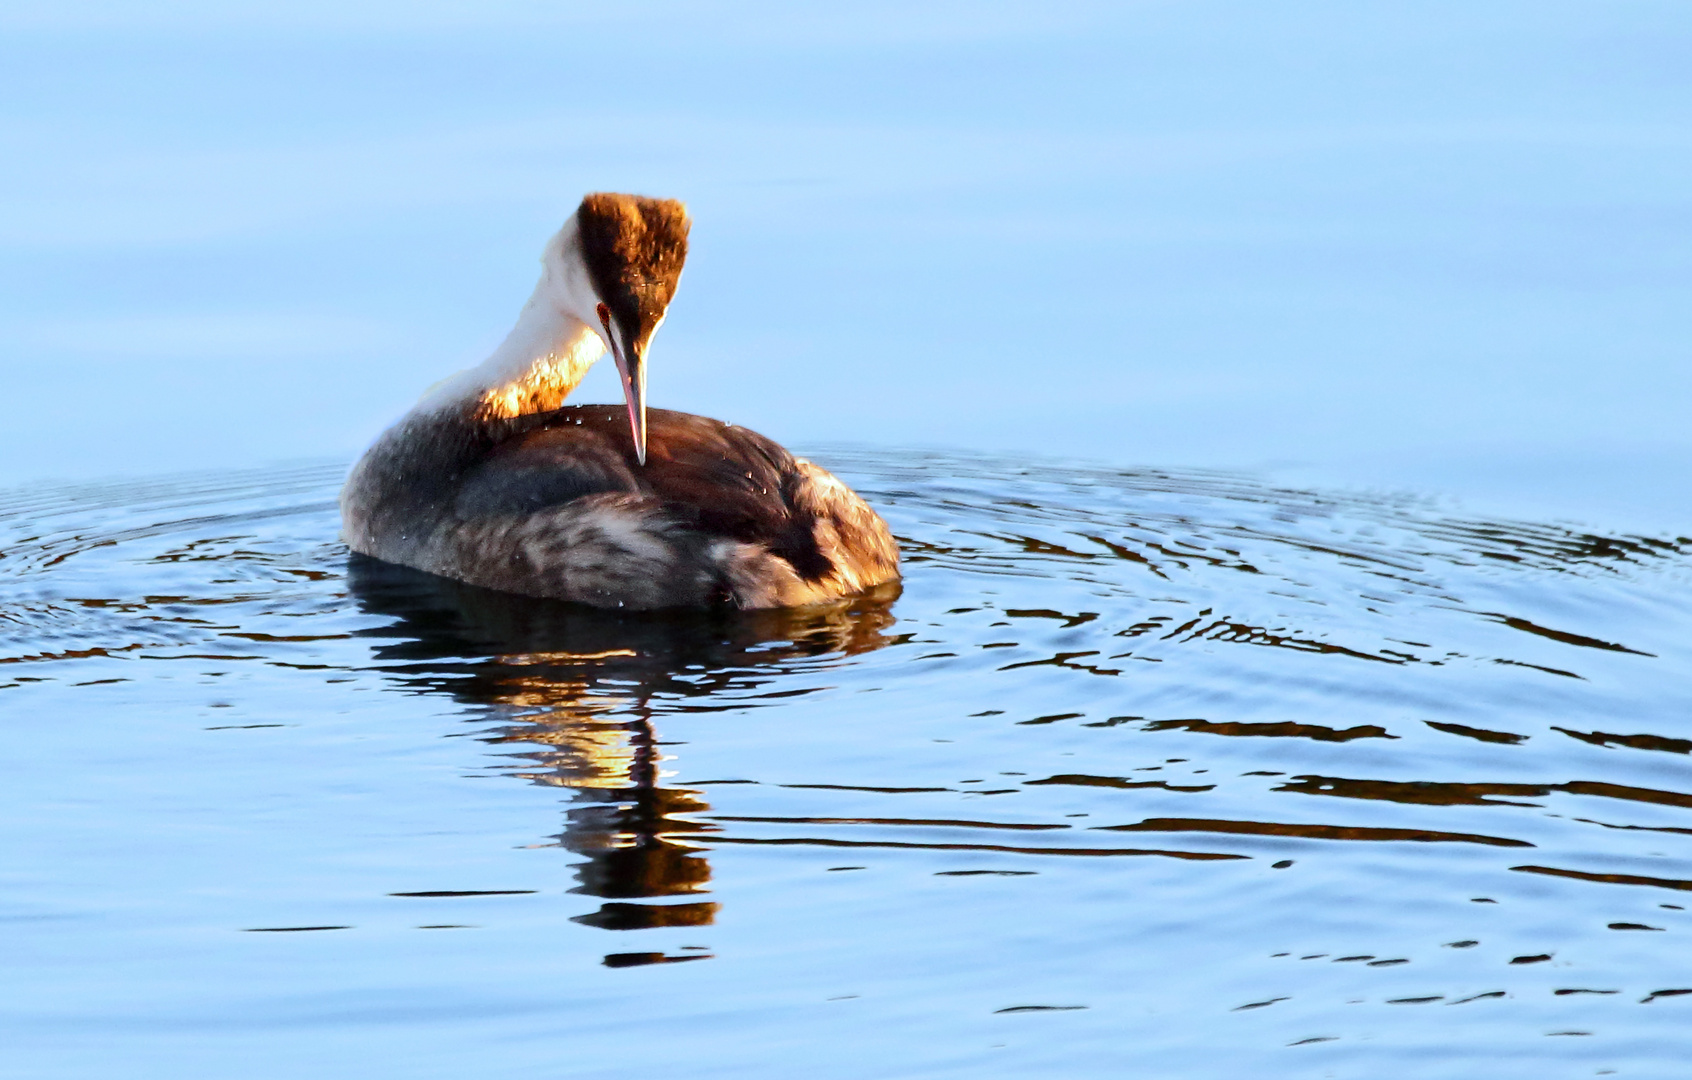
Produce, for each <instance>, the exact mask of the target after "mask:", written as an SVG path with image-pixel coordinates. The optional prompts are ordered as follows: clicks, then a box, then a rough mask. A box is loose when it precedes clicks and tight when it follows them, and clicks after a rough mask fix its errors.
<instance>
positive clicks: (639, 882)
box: [347, 554, 899, 966]
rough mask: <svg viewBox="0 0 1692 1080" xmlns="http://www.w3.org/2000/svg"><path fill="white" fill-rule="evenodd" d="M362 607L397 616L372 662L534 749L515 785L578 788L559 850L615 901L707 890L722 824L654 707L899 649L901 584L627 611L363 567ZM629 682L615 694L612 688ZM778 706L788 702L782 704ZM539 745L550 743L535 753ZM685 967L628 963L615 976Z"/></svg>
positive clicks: (703, 911) (654, 909)
mask: <svg viewBox="0 0 1692 1080" xmlns="http://www.w3.org/2000/svg"><path fill="white" fill-rule="evenodd" d="M347 585H348V588H349V589H350V591H351V593H352V595H353V596H354V597H355V598H356V599H357V601H358V605H359V607H360V609H361V610H363V611H365V612H367V613H369V614H372V615H381V616H388V617H391V618H392V619H393V620H394V621H393V622H391V623H388V624H386V625H383V626H381V627H380V628H378V629H372V630H367V631H362V632H361V635H362V636H368V637H372V638H374V639H376V640H377V641H378V642H381V644H377V645H376V647H375V648H374V650H373V657H374V659H375V661H376V663H377V666H378V667H379V668H380V670H382V671H385V672H388V673H390V674H392V675H394V676H396V677H397V678H398V679H399V680H401V681H402V682H403V683H404V684H406V685H409V686H413V687H417V688H419V689H422V690H429V691H438V692H442V693H446V694H450V695H451V696H452V697H453V699H454V700H456V701H459V702H462V703H464V704H466V705H470V706H479V707H485V709H486V711H487V712H488V713H489V714H491V716H492V717H496V718H497V719H498V721H499V725H498V726H497V727H495V728H494V729H492V730H491V731H490V732H487V733H485V734H483V735H480V736H478V738H480V739H481V741H483V742H485V743H488V744H491V745H513V746H521V747H525V749H523V750H521V751H517V752H515V753H514V754H512V755H511V756H513V757H515V758H518V759H519V760H520V761H521V762H522V765H521V767H520V769H518V770H515V771H514V772H513V775H516V776H521V777H523V778H526V779H528V780H532V781H534V782H535V783H539V784H550V785H555V786H558V787H562V788H568V789H572V790H574V792H575V795H574V797H573V799H572V804H571V805H570V807H569V809H568V810H567V811H566V824H565V828H564V832H563V833H562V834H560V835H559V836H558V837H557V840H558V843H559V845H560V846H562V847H563V848H565V849H566V850H568V851H570V852H573V853H575V854H577V855H582V856H585V857H586V861H585V862H583V863H581V864H580V865H579V866H578V867H577V868H576V874H577V876H578V878H579V879H580V882H581V884H580V885H579V886H578V888H577V889H576V891H577V892H581V893H585V894H587V895H589V896H598V897H605V898H607V899H610V900H614V901H627V900H631V899H635V898H651V897H674V896H685V895H689V894H694V893H701V892H705V891H707V885H708V883H709V882H710V880H711V867H710V863H709V861H708V859H707V857H706V851H705V849H703V848H701V847H699V846H698V845H697V844H693V843H689V842H688V837H689V836H690V835H692V834H697V833H701V832H704V831H706V830H708V829H710V828H712V826H710V825H707V824H705V823H703V822H701V821H700V820H699V818H698V815H700V814H703V813H705V812H706V811H709V810H710V809H711V807H710V804H709V803H707V802H705V801H704V799H703V798H701V796H700V792H699V791H697V790H694V789H689V788H679V787H666V786H664V785H663V784H662V783H660V768H659V765H660V761H661V759H662V752H661V750H660V744H659V736H658V731H657V729H656V727H655V725H654V720H653V714H654V712H655V711H656V710H655V708H654V701H655V699H660V700H661V701H662V704H661V705H660V706H659V707H658V708H659V709H661V710H662V711H674V710H676V709H678V708H686V709H689V710H700V711H707V712H708V711H712V710H714V709H727V708H731V707H733V706H729V705H724V706H714V705H713V704H712V703H711V702H712V700H713V699H715V698H717V697H719V696H720V695H722V694H723V693H724V692H725V691H728V690H731V689H732V690H734V691H738V692H739V693H740V694H741V695H743V696H744V695H751V696H753V697H765V698H768V697H769V696H770V695H767V694H761V693H760V691H761V689H762V688H763V687H765V686H767V685H768V684H770V683H771V682H772V681H774V680H776V679H778V678H779V677H780V675H781V674H782V672H783V670H784V669H785V668H786V667H788V666H790V665H791V664H792V663H794V662H796V661H803V660H808V659H815V658H819V657H830V656H852V655H856V654H858V653H863V652H867V651H869V650H871V649H878V648H881V647H882V646H884V645H887V644H889V643H890V641H891V640H892V639H891V638H890V637H889V636H888V635H887V633H885V631H886V629H887V628H888V627H889V626H891V625H892V624H893V621H894V620H893V615H892V612H891V607H892V603H893V600H894V599H895V598H896V597H897V596H898V593H899V590H898V588H897V587H887V588H883V589H881V590H878V591H877V592H875V593H873V594H871V595H868V596H863V597H858V598H856V599H853V600H851V601H847V602H843V603H839V604H834V605H829V606H825V607H818V608H811V609H806V610H803V611H770V612H751V613H739V612H733V613H731V612H714V613H696V612H688V611H675V612H659V613H655V614H649V615H641V616H626V615H618V614H616V613H612V612H604V611H597V610H593V609H590V608H582V607H578V606H575V605H568V604H559V603H553V602H550V601H545V600H535V599H531V598H527V597H521V596H511V595H508V594H505V593H499V592H494V591H491V590H488V589H482V588H477V587H476V586H473V585H466V584H463V583H462V582H457V581H452V580H450V579H447V578H441V577H437V576H435V575H433V574H425V573H422V572H420V571H415V570H410V569H407V568H405V567H399V566H392V565H389V564H386V563H383V562H380V561H378V560H375V559H371V558H367V557H365V556H362V555H357V554H354V555H351V556H350V557H349V559H348V573H347ZM608 684H611V685H614V686H615V689H611V686H610V685H608ZM775 696H776V697H779V696H780V695H779V694H778V695H775ZM532 747H539V748H538V749H534V748H532ZM716 910H717V905H716V904H715V903H709V902H700V903H667V904H662V905H654V904H636V903H627V902H614V903H607V904H604V905H603V906H601V908H600V909H599V910H598V911H597V912H594V913H591V914H587V915H579V916H576V917H575V919H574V921H575V922H578V923H582V924H584V925H587V926H596V927H599V928H601V929H605V930H646V929H653V928H655V927H677V926H706V925H709V924H710V923H711V922H712V917H713V915H714V914H715V912H716ZM674 959H681V958H677V957H665V956H663V954H661V953H641V954H613V955H612V956H610V957H607V959H606V962H607V964H608V965H612V966H631V965H632V964H634V963H638V962H657V961H662V960H674Z"/></svg>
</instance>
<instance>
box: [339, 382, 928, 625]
mask: <svg viewBox="0 0 1692 1080" xmlns="http://www.w3.org/2000/svg"><path fill="white" fill-rule="evenodd" d="M430 458H434V459H435V460H428V459H430ZM343 516H344V518H345V520H346V523H347V535H348V540H349V543H351V544H352V546H353V547H354V549H355V550H358V551H362V552H364V553H365V554H369V555H374V556H376V557H377V558H382V559H386V560H388V561H390V562H398V563H401V564H404V565H409V566H415V567H418V568H419V569H423V570H429V571H431V572H434V573H438V574H443V575H445V576H448V577H453V578H457V579H459V580H463V581H469V582H472V583H474V584H478V585H484V586H488V587H490V588H496V589H503V590H505V591H507V592H516V593H524V594H527V595H535V596H550V597H555V598H558V599H565V600H577V601H583V602H587V603H592V604H596V605H598V606H602V607H606V606H610V607H617V606H621V607H626V608H656V607H672V606H699V605H708V604H712V603H727V604H731V605H733V606H736V607H742V608H762V607H785V606H793V605H797V604H804V603H811V602H816V601H819V600H825V599H830V598H833V597H839V596H847V595H851V594H853V593H857V592H861V591H863V590H864V589H867V588H870V587H872V586H875V585H879V584H883V583H885V582H888V581H892V580H895V579H896V578H897V577H898V553H897V549H896V547H895V545H894V543H893V539H892V537H891V535H890V534H889V533H888V530H887V526H886V524H885V523H884V522H883V521H882V520H881V518H880V517H879V516H877V515H876V514H875V512H874V511H873V510H871V509H870V508H869V507H868V506H867V505H865V504H864V502H863V500H861V499H859V498H858V497H857V495H855V494H854V493H853V492H852V491H851V490H850V489H848V488H847V487H846V486H845V485H843V484H841V483H840V482H839V481H838V480H836V479H835V478H834V477H833V476H831V475H830V474H829V473H827V472H826V471H824V470H822V469H820V468H818V467H816V466H815V465H812V464H811V463H809V462H807V461H803V460H801V459H797V458H795V457H793V456H792V455H791V454H789V453H788V452H787V451H786V450H783V449H782V448H781V447H780V446H778V445H777V444H776V443H774V442H772V441H770V440H769V439H766V438H764V437H763V436H761V435H758V434H757V433H755V432H752V431H748V430H747V429H745V428H741V427H736V426H734V425H731V424H724V423H722V422H721V421H717V420H711V419H707V418H705V417H700V416H694V415H691V414H688V413H679V412H671V411H669V410H665V409H654V410H651V411H650V413H649V418H648V436H647V460H646V463H645V465H641V464H639V463H638V462H637V461H636V458H635V452H634V445H633V440H632V438H631V436H630V433H629V428H628V420H627V416H626V414H625V413H624V412H623V411H622V410H621V409H620V408H617V407H614V406H606V405H583V406H573V407H567V408H562V409H556V410H552V411H550V412H544V413H536V414H530V415H527V416H523V417H521V418H518V419H517V420H514V421H499V422H495V423H491V424H484V425H481V427H480V429H479V430H473V429H466V430H442V431H435V432H427V431H423V430H412V431H410V432H409V433H408V432H406V431H405V430H404V425H402V427H401V428H397V429H395V431H394V432H391V433H390V435H389V436H388V437H385V438H384V439H383V440H382V441H380V442H378V444H377V445H376V446H375V447H373V448H372V450H371V452H370V453H369V454H368V455H366V458H365V460H364V461H362V462H360V464H359V466H358V468H356V469H355V470H354V474H353V476H352V478H351V479H350V480H349V482H348V487H347V491H346V493H345V494H344V495H343Z"/></svg>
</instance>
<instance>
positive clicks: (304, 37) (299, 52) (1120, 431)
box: [0, 0, 1692, 529]
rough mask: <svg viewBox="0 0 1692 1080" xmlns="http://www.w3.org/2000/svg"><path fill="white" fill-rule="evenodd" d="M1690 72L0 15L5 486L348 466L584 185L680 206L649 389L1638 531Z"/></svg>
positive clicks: (783, 27)
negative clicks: (201, 470) (205, 470)
mask: <svg viewBox="0 0 1692 1080" xmlns="http://www.w3.org/2000/svg"><path fill="white" fill-rule="evenodd" d="M1689 50H1692V11H1689V10H1688V9H1687V8H1686V7H1685V5H1683V4H1678V3H1672V2H1648V0H1646V2H1631V0H1630V2H1626V3H1615V4H1599V5H1594V4H1590V3H1578V2H1560V0H1550V2H1545V0H1536V2H1532V3H1529V2H1527V0H1501V2H1495V3H1487V4H1472V3H1455V2H1445V0H1440V2H1433V3H1424V4H1418V5H1415V6H1413V7H1412V6H1393V5H1379V4H1367V5H1358V4H1349V3H1341V2H1332V0H1321V2H1308V3H1301V4H1299V5H1297V6H1295V7H1291V8H1288V7H1285V6H1279V7H1265V6H1263V5H1260V4H1252V3H1239V2H1217V0H1201V2H1195V3H1183V4H1164V3H1098V4H1092V3H1079V4H1071V5H1066V6H1065V7H1064V8H1063V9H1062V10H1061V11H1054V10H1053V8H1052V7H1051V5H1049V4H1032V3H981V4H958V3H944V4H936V5H925V6H921V7H917V8H912V7H911V6H910V5H888V4H869V5H865V4H856V5H849V6H845V7H818V6H815V5H811V6H805V5H800V6H794V5H783V4H739V5H729V6H715V7H711V8H699V7H695V6H692V5H685V4H675V3H662V2H651V0H648V2H638V3H623V4H618V5H616V6H615V8H604V9H600V8H595V7H593V6H592V5H586V6H584V5H538V4H530V3H516V2H506V3H500V2H491V3H478V4H466V3H454V2H445V0H443V2H434V3H428V4H404V5H398V4H384V3H334V4H329V3H300V4H289V5H281V6H278V5H273V4H267V5H260V4H245V3H215V4H213V3H203V2H179V3H161V4H150V5H135V4H126V3H121V2H101V3H88V4H77V5H69V6H67V5H62V4H46V3H37V2H35V0H14V2H13V3H11V4H8V5H7V6H6V10H5V11H4V12H0V90H3V91H4V92H0V150H3V153H0V159H3V160H4V162H5V164H4V166H0V203H3V204H4V205H5V206H6V207H7V208H8V212H7V214H5V215H4V216H3V218H0V285H3V287H0V365H3V371H4V378H5V384H6V387H7V390H8V392H9V393H10V394H11V395H12V397H13V399H14V400H19V401H28V402H29V403H30V407H29V408H28V409H21V410H14V411H13V412H12V413H11V414H10V415H9V416H8V418H7V423H6V425H5V427H4V430H0V479H3V480H6V481H8V482H13V481H21V480H29V479H34V478H38V477H47V476H65V477H82V478H99V477H103V476H108V475H111V474H113V473H114V472H119V471H121V472H130V473H143V474H144V473H149V472H157V471H160V470H167V469H183V468H198V467H205V466H211V465H225V464H227V465H249V464H250V465H257V464H264V463H268V462H271V461H277V460H287V459H296V458H314V457H322V456H324V455H330V454H335V455H341V456H343V457H351V456H353V455H354V454H356V453H357V452H358V451H360V450H361V449H362V448H363V447H364V446H365V445H366V444H367V443H368V441H369V440H370V439H371V438H372V437H373V436H374V435H375V434H376V432H377V431H379V430H380V429H381V428H382V427H383V426H385V425H386V424H387V423H388V422H390V421H391V420H392V419H393V417H394V416H396V415H398V413H400V412H401V411H403V410H404V409H405V408H406V407H407V406H409V404H410V403H411V402H412V401H414V400H415V398H416V396H417V394H418V393H419V392H420V391H421V389H422V388H423V387H425V386H427V385H429V384H431V383H433V382H434V381H435V380H437V379H439V378H441V377H443V376H444V375H446V374H448V373H449V372H451V371H453V370H455V369H458V368H461V367H465V366H468V365H469V364H471V363H474V362H475V361H477V360H479V359H480V358H481V357H482V356H484V355H485V354H486V352H487V350H488V349H489V348H491V346H492V345H493V344H495V343H496V342H497V341H498V340H499V337H500V336H501V334H503V332H504V331H505V329H506V328H507V327H508V326H509V325H510V322H511V320H512V319H513V317H514V315H515V312H516V309H517V307H518V306H519V304H520V303H521V301H522V299H523V298H524V297H526V296H527V295H528V291H529V288H530V287H531V286H532V284H533V282H534V278H535V275H536V273H537V262H536V260H537V258H538V255H539V251H540V247H541V245H542V243H543V242H544V241H545V239H546V238H547V237H548V236H549V235H550V234H551V233H552V232H553V231H554V230H556V228H557V227H558V225H559V223H560V222H561V221H562V220H563V218H564V216H565V215H566V214H567V213H569V211H570V209H571V207H573V206H574V205H575V202H576V200H577V199H579V197H580V195H581V193H582V192H583V191H587V190H594V189H612V190H618V189H621V190H634V191H643V192H648V193H651V194H658V195H665V196H673V197H678V198H683V199H686V200H687V201H688V202H689V204H690V206H691V207H692V210H693V214H694V218H695V221H696V226H695V230H694V238H693V239H694V243H693V251H692V255H691V257H690V261H689V266H688V269H687V276H686V279H685V281H684V283H683V285H682V288H681V291H680V293H679V294H678V298H677V300H676V303H675V307H674V311H673V312H672V316H671V318H670V319H669V321H668V322H667V323H666V324H665V327H664V330H663V333H662V334H661V335H660V336H659V339H658V341H657V343H656V345H655V347H654V352H653V357H652V373H651V394H652V400H653V402H654V404H656V405H661V406H664V407H667V408H679V409H684V410H686V411H690V412H698V413H702V414H705V415H708V416H718V417H722V418H724V419H728V420H732V421H735V422H738V423H741V424H745V425H747V426H750V427H752V428H754V429H756V430H759V431H763V432H765V433H767V434H769V435H771V436H772V437H774V438H777V439H778V440H780V441H782V442H784V443H786V442H810V443H815V442H817V441H821V440H847V439H849V440H854V441H859V442H863V443H866V444H869V445H876V446H898V447H908V446H913V445H931V446H940V447H972V448H976V449H980V450H984V451H988V452H1022V451H1037V452H1042V453H1046V454H1053V453H1056V454H1073V455H1078V456H1082V457H1087V458H1091V459H1094V460H1100V461H1107V462H1112V463H1116V464H1123V465H1140V464H1153V465H1160V466H1165V467H1176V466H1195V465H1196V466H1203V467H1219V468H1236V469H1237V468H1251V469H1270V470H1280V469H1283V468H1290V467H1297V469H1298V471H1297V472H1295V473H1291V474H1288V475H1289V478H1291V479H1294V480H1296V481H1297V482H1315V483H1321V484H1329V483H1339V484H1342V485H1345V486H1357V485H1362V486H1368V487H1377V486H1384V487H1390V488H1399V487H1410V488H1416V489H1421V490H1429V491H1436V492H1446V493H1455V494H1459V495H1464V496H1466V497H1469V498H1471V499H1472V500H1473V501H1474V504H1475V506H1476V507H1477V508H1478V509H1480V510H1484V511H1487V512H1503V513H1508V514H1516V515H1519V516H1528V517H1535V518H1540V519H1543V518H1547V517H1551V518H1562V517H1576V518H1580V519H1583V520H1586V521H1588V522H1590V523H1593V524H1605V523H1609V524H1622V525H1627V526H1630V527H1636V528H1643V527H1652V528H1669V529H1684V528H1686V527H1687V525H1686V522H1685V520H1684V516H1685V515H1684V513H1681V512H1677V511H1676V510H1675V509H1674V508H1676V507H1682V506H1685V505H1688V504H1689V503H1692V486H1689V482H1688V480H1687V479H1686V478H1687V477H1688V476H1689V475H1692V441H1689V440H1688V437H1687V434H1686V426H1685V423H1684V417H1685V415H1686V412H1687V409H1688V402H1689V401H1692V393H1689V391H1692V387H1689V385H1688V382H1687V379H1688V375H1687V372H1688V370H1689V369H1688V366H1687V365H1686V364H1685V363H1684V356H1685V343H1686V341H1687V340H1688V339H1689V338H1692V306H1689V305H1688V304H1687V303H1686V302H1685V297H1686V295H1687V290H1688V287H1689V286H1692V262H1689V261H1688V256H1687V252H1688V251H1689V250H1692V245H1689V244H1688V242H1687V240H1688V222H1689V221H1692V205H1689V203H1688V196H1687V192H1688V191H1692V140H1689V139H1688V136H1687V132H1688V131H1689V130H1692V128H1689V120H1692V69H1689V68H1688V66H1687V65H1686V64H1685V63H1683V62H1682V59H1683V57H1684V56H1685V55H1686V54H1687V53H1688V51H1689ZM597 375H598V376H599V378H600V379H601V381H600V382H599V383H597V384H595V385H594V386H592V387H590V388H589V391H590V393H589V396H588V400H596V399H597V400H610V399H614V398H615V396H616V394H615V387H614V385H613V381H612V380H611V378H610V376H609V375H607V374H606V373H604V372H600V373H597Z"/></svg>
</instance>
